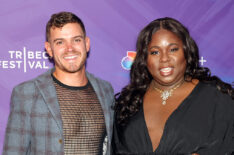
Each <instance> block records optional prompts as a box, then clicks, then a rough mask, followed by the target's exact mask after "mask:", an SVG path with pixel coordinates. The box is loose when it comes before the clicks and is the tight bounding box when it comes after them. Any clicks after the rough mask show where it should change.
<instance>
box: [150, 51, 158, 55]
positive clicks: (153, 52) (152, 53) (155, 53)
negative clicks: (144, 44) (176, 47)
mask: <svg viewBox="0 0 234 155" xmlns="http://www.w3.org/2000/svg"><path fill="white" fill-rule="evenodd" d="M150 54H151V55H158V54H159V51H151V52H150Z"/></svg>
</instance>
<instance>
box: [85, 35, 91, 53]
mask: <svg viewBox="0 0 234 155" xmlns="http://www.w3.org/2000/svg"><path fill="white" fill-rule="evenodd" d="M85 46H86V50H87V52H89V50H90V39H89V37H85Z"/></svg>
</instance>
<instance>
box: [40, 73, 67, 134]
mask: <svg viewBox="0 0 234 155" xmlns="http://www.w3.org/2000/svg"><path fill="white" fill-rule="evenodd" d="M53 70H54V69H51V70H49V71H47V72H46V73H45V74H43V75H41V76H40V78H38V80H36V84H37V86H38V88H39V90H40V93H41V95H42V96H43V98H44V100H45V103H46V104H47V106H48V109H49V110H50V112H51V114H52V116H53V117H54V119H55V121H56V123H57V125H58V127H59V129H60V132H61V134H63V133H62V132H63V129H62V118H61V113H60V108H59V103H58V99H57V95H56V90H55V87H54V83H53V79H52V77H51V73H52V72H53Z"/></svg>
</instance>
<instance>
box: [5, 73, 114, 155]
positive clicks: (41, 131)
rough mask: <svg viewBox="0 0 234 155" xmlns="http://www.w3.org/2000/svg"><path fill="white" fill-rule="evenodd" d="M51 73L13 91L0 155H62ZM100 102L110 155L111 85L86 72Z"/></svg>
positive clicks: (59, 118)
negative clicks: (1, 154) (0, 154)
mask: <svg viewBox="0 0 234 155" xmlns="http://www.w3.org/2000/svg"><path fill="white" fill-rule="evenodd" d="M52 72H53V69H52V70H49V71H47V72H46V73H44V74H42V75H40V76H38V77H37V78H35V79H33V80H30V81H26V82H24V83H22V84H20V85H18V86H16V87H15V88H14V89H13V92H12V96H11V106H10V107H11V109H10V115H9V118H8V124H7V129H6V134H5V142H4V148H3V155H19V154H20V155H22V154H27V155H29V154H30V155H31V154H34V155H37V154H38V155H42V154H45V155H62V154H64V149H63V147H64V139H63V128H62V119H61V114H60V109H59V103H58V100H57V96H56V90H55V87H54V84H53V79H52V77H51V73H52ZM86 75H87V77H88V79H89V81H90V83H91V85H92V86H93V88H94V90H95V92H96V94H97V96H98V99H99V102H100V103H101V106H102V109H103V112H104V117H105V123H106V131H107V138H106V141H107V143H106V145H105V146H104V147H105V149H106V154H107V155H109V154H110V146H111V144H110V143H111V138H112V126H113V110H112V109H111V106H112V105H113V103H114V92H113V88H112V87H111V85H110V84H109V83H108V82H106V81H104V80H101V79H98V78H95V77H94V76H93V75H92V74H90V73H88V72H86Z"/></svg>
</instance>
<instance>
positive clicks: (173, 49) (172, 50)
mask: <svg viewBox="0 0 234 155" xmlns="http://www.w3.org/2000/svg"><path fill="white" fill-rule="evenodd" d="M178 50H179V48H172V49H171V50H170V51H171V52H176V51H178Z"/></svg>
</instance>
